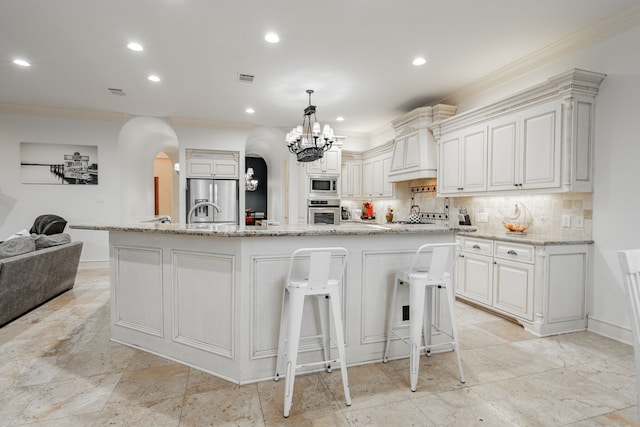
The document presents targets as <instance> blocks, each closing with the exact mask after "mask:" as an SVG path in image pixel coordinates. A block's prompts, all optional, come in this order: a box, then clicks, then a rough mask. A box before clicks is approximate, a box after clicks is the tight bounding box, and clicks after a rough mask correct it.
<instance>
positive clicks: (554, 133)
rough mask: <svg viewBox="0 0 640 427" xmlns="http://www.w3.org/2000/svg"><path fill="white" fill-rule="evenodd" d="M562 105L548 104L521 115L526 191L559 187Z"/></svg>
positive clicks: (523, 184)
mask: <svg viewBox="0 0 640 427" xmlns="http://www.w3.org/2000/svg"><path fill="white" fill-rule="evenodd" d="M560 108H561V107H560V103H559V102H558V101H555V102H552V103H546V104H543V105H540V106H538V107H535V108H531V109H529V110H527V111H526V112H524V113H523V115H522V163H521V164H522V166H521V167H522V173H521V175H522V178H521V184H522V185H521V186H522V187H523V188H554V187H559V186H560V124H561V123H560V117H561V112H560Z"/></svg>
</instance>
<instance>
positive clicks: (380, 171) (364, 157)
mask: <svg viewBox="0 0 640 427" xmlns="http://www.w3.org/2000/svg"><path fill="white" fill-rule="evenodd" d="M392 148H393V143H392V142H389V143H387V144H384V145H381V146H379V147H376V148H374V149H371V150H368V151H364V152H357V153H355V152H345V153H346V154H345V156H344V163H343V164H342V175H341V180H342V182H341V185H340V188H341V190H342V194H341V195H342V197H366V198H368V199H372V198H379V197H393V195H394V192H395V186H394V184H393V183H392V182H390V181H389V171H390V170H391V150H392Z"/></svg>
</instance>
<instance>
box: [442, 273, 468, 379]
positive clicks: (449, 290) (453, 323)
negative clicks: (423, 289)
mask: <svg viewBox="0 0 640 427" xmlns="http://www.w3.org/2000/svg"><path fill="white" fill-rule="evenodd" d="M445 291H446V293H447V301H448V304H449V316H451V335H453V349H454V351H455V352H456V359H457V360H458V370H459V371H460V382H461V383H464V382H465V380H464V372H462V359H460V345H459V343H458V328H457V326H456V311H455V310H456V308H455V305H456V303H455V298H454V296H453V283H452V282H451V281H448V283H447V286H446V289H445Z"/></svg>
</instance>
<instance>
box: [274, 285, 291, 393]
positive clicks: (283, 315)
mask: <svg viewBox="0 0 640 427" xmlns="http://www.w3.org/2000/svg"><path fill="white" fill-rule="evenodd" d="M288 305H289V292H288V291H287V288H286V287H285V288H284V289H283V291H282V309H281V312H280V332H279V333H278V357H277V358H276V374H275V375H274V377H273V380H274V381H278V380H279V379H280V374H282V373H283V371H282V368H283V366H282V362H283V359H284V353H285V351H284V342H285V337H286V333H287V332H286V331H287V329H286V328H287V324H288V322H287V317H288V314H289V310H288Z"/></svg>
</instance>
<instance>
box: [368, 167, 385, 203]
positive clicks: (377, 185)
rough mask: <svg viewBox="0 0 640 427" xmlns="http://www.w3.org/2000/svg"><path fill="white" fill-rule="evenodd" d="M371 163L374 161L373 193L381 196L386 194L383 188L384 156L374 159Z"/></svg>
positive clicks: (372, 172)
mask: <svg viewBox="0 0 640 427" xmlns="http://www.w3.org/2000/svg"><path fill="white" fill-rule="evenodd" d="M371 163H372V166H371V167H372V171H371V174H372V178H373V184H372V190H373V195H374V196H378V197H380V196H382V195H383V194H384V188H383V185H384V184H383V183H384V169H383V167H382V158H375V159H372V162H371Z"/></svg>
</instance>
